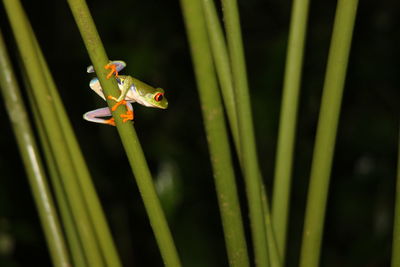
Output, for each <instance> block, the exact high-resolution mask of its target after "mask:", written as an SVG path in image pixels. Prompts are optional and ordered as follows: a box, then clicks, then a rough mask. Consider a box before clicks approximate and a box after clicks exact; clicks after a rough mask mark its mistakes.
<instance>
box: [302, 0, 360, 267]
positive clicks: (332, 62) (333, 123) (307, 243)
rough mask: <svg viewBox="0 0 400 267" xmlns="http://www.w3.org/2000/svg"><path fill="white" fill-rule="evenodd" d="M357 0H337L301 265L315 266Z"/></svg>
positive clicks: (311, 178) (318, 251)
mask: <svg viewBox="0 0 400 267" xmlns="http://www.w3.org/2000/svg"><path fill="white" fill-rule="evenodd" d="M357 4H358V0H339V1H338V5H337V9H336V15H335V23H334V27H333V34H332V41H331V47H330V51H329V58H328V65H327V71H326V76H325V83H324V90H323V95H322V103H321V111H320V115H319V121H318V129H317V135H316V141H315V148H314V154H313V161H312V166H311V177H310V186H309V192H308V200H307V208H306V215H305V223H304V232H303V243H302V247H301V258H300V266H301V267H314V266H318V262H319V258H320V250H321V240H322V232H323V225H324V217H325V208H326V200H327V196H328V187H329V178H330V172H331V167H332V158H333V153H334V146H335V138H336V132H337V126H338V120H339V114H340V105H341V100H342V95H343V87H344V82H345V77H346V69H347V63H348V58H349V53H350V46H351V39H352V35H353V28H354V21H355V17H356V11H357Z"/></svg>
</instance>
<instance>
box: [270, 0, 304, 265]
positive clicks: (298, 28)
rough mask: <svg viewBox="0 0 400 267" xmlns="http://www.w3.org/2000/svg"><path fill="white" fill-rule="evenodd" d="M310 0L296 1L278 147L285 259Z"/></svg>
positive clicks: (276, 197)
mask: <svg viewBox="0 0 400 267" xmlns="http://www.w3.org/2000/svg"><path fill="white" fill-rule="evenodd" d="M308 5H309V0H294V2H293V10H292V17H291V22H290V32H289V41H288V50H287V58H286V69H285V77H284V82H283V98H282V107H281V115H280V122H279V136H278V147H277V152H276V155H277V156H276V165H275V175H274V188H273V191H272V192H273V195H272V224H273V226H274V230H275V231H274V232H275V234H276V235H275V236H276V241H277V244H278V250H279V254H280V255H281V259H285V248H286V233H287V227H288V226H287V225H288V214H289V210H290V208H289V203H290V186H291V185H290V184H291V175H292V165H293V147H294V140H295V133H296V115H297V105H298V98H299V91H300V84H301V68H302V65H303V51H304V43H305V37H306V29H307V17H308Z"/></svg>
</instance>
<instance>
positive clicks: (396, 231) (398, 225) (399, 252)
mask: <svg viewBox="0 0 400 267" xmlns="http://www.w3.org/2000/svg"><path fill="white" fill-rule="evenodd" d="M397 142H398V155H397V184H396V203H395V207H394V208H395V210H394V225H393V245H392V264H391V266H392V267H400V127H399V139H398V141H397Z"/></svg>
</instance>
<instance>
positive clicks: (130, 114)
mask: <svg viewBox="0 0 400 267" xmlns="http://www.w3.org/2000/svg"><path fill="white" fill-rule="evenodd" d="M120 116H121V118H123V120H122V121H123V122H127V121H133V118H134V115H133V111H132V110H128V111H127V112H126V113H125V114H121V115H120Z"/></svg>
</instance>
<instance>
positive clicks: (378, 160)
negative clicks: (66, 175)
mask: <svg viewBox="0 0 400 267" xmlns="http://www.w3.org/2000/svg"><path fill="white" fill-rule="evenodd" d="M22 2H23V4H24V7H25V10H26V12H27V13H28V16H29V18H30V20H31V23H32V25H33V28H34V31H35V33H36V34H37V37H38V40H39V42H40V45H41V47H42V49H43V51H44V54H45V56H46V59H47V61H48V63H49V66H50V69H51V71H52V74H53V76H54V78H55V81H56V83H57V86H58V88H59V93H60V94H61V96H62V99H63V101H64V105H65V108H66V110H67V112H68V114H69V117H70V120H71V122H72V124H73V127H74V129H75V131H76V135H77V137H78V141H79V143H80V145H81V148H82V150H83V153H84V155H85V157H86V160H87V164H88V166H89V169H90V172H91V174H92V176H93V179H94V183H95V185H96V188H97V191H98V194H99V196H100V199H101V201H102V204H103V207H104V209H105V211H106V214H107V218H108V221H109V223H110V226H111V229H112V231H113V234H114V237H115V241H116V243H117V246H118V249H119V252H120V255H121V258H122V261H123V263H124V265H125V266H162V261H161V257H160V254H159V251H158V249H157V245H156V243H155V239H154V236H153V234H152V231H151V228H150V225H149V222H148V219H147V216H146V214H145V211H144V207H143V203H142V201H141V199H140V195H139V193H138V190H137V187H136V185H135V182H134V179H133V177H132V173H131V170H130V167H129V164H128V162H127V159H126V157H125V154H124V151H123V149H122V146H121V143H120V141H119V138H118V135H117V132H116V130H115V129H114V128H113V127H108V126H103V125H97V124H94V123H89V122H86V121H84V120H83V119H82V114H83V113H85V112H86V111H88V110H91V109H95V108H99V107H102V106H104V105H105V104H104V103H103V101H102V100H101V99H100V98H99V97H98V96H97V95H96V94H95V93H94V92H92V91H91V90H90V89H89V87H88V82H89V80H90V79H91V77H92V76H91V75H89V74H87V73H86V72H85V70H86V66H87V65H89V64H90V61H89V58H88V55H87V52H86V50H85V47H84V45H83V42H82V39H81V37H80V35H79V32H78V30H77V27H76V24H75V22H74V21H73V18H72V15H71V12H70V10H69V8H68V5H67V4H66V1H52V0H43V1H40V2H39V1H27V0H25V1H22ZM88 4H89V7H90V9H91V11H92V15H93V17H94V20H95V22H96V24H97V27H98V31H99V33H100V36H101V38H102V41H103V43H104V45H105V47H106V50H107V53H108V56H109V57H110V58H111V59H122V60H124V61H126V62H127V63H128V66H127V68H126V69H125V70H124V73H125V74H131V75H133V76H135V77H137V78H139V79H140V80H143V81H146V82H148V83H149V84H152V85H154V86H158V87H163V88H164V89H165V90H166V96H167V97H168V100H169V103H170V106H169V108H168V110H165V111H164V110H156V109H149V108H146V107H141V106H139V105H135V113H136V119H135V128H136V130H137V133H138V135H139V139H140V140H141V143H142V146H143V149H144V152H145V155H146V157H147V160H148V162H149V166H150V169H151V170H152V173H153V176H154V179H155V180H156V182H157V186H158V189H159V194H160V196H161V199H162V202H163V205H164V208H165V210H166V212H167V216H168V220H169V224H170V226H171V229H172V232H173V235H174V238H175V240H176V244H177V247H178V251H179V253H180V255H181V257H182V261H183V264H184V266H194V267H197V266H199V267H200V266H210V267H213V266H227V258H226V254H225V248H224V240H223V234H222V228H221V224H220V218H219V214H218V207H217V200H216V197H215V190H214V184H213V178H212V172H211V166H210V161H209V157H208V150H207V142H206V138H205V133H204V129H203V124H202V117H201V112H200V105H199V100H198V95H197V91H196V84H195V81H194V74H193V70H192V65H191V58H190V53H189V47H188V43H187V38H186V34H185V29H184V25H183V20H182V15H181V12H180V5H179V1H160V0H146V1H128V0H115V1H104V0H103V1H100V0H99V1H88ZM291 4H292V2H291V1H288V0H285V1H272V0H269V1H260V0H240V1H239V8H240V14H241V22H242V31H243V38H244V47H245V52H246V57H247V69H248V76H249V83H250V88H251V101H252V104H253V115H254V124H255V130H256V137H257V145H258V153H259V159H260V163H261V167H262V173H263V175H264V178H265V181H266V183H267V185H268V188H269V189H270V188H271V185H272V183H273V179H272V178H273V170H274V161H275V149H276V141H277V132H278V121H279V110H280V103H281V95H282V80H283V72H284V67H285V66H284V65H285V53H286V44H287V36H288V27H289V20H290V10H291ZM335 7H336V1H334V0H324V1H322V0H317V1H311V9H310V19H309V30H308V36H307V44H306V51H305V62H304V72H303V82H302V88H301V98H300V108H299V111H298V127H297V139H296V148H295V160H294V175H293V186H292V201H291V203H292V206H291V207H292V209H291V215H290V229H289V240H288V257H287V259H286V262H287V266H296V265H297V261H298V256H299V246H300V241H301V236H302V225H303V216H304V207H305V201H306V194H307V186H308V179H309V173H310V165H311V156H312V151H313V144H314V137H315V132H316V125H317V119H318V113H319V105H320V99H321V93H322V85H323V80H324V73H325V67H326V60H327V54H328V49H329V42H330V36H331V31H332V26H333V25H332V24H333V19H334V13H335ZM0 28H1V30H2V31H3V34H4V35H5V38H6V41H7V44H8V48H9V52H10V54H11V56H12V58H13V59H14V65H15V67H16V70H17V67H18V62H17V60H16V58H17V57H16V53H17V51H16V47H15V43H14V40H13V38H12V35H11V32H10V29H9V25H8V22H7V18H6V15H5V12H4V9H3V6H2V5H1V4H0ZM399 29H400V2H399V1H396V0H381V1H360V3H359V10H358V16H357V21H356V26H355V31H354V39H353V45H352V51H351V56H350V62H349V67H348V75H347V81H346V87H345V91H344V98H343V105H342V112H341V117H340V123H339V129H338V136H337V145H336V153H335V158H334V163H333V171H332V179H331V187H330V195H329V200H328V207H327V217H326V224H325V232H324V240H323V248H322V259H321V266H369V267H372V266H388V265H389V263H390V255H391V242H392V227H393V222H392V221H393V208H394V196H395V177H396V162H397V148H398V130H399V114H400V113H399V110H400V109H399V104H400V101H399V100H400V91H399V84H400V78H399V77H400V76H399V74H400V63H399V62H400V53H399V51H400V50H399V46H400V42H399V37H400V31H399ZM17 71H18V70H17ZM25 102H26V103H27V101H25ZM0 121H1V126H0V176H1V177H0V266H2V267H3V266H4V267H17V266H50V265H51V263H50V258H49V255H48V251H47V247H46V243H45V240H44V237H43V233H42V230H41V226H40V222H39V219H38V216H37V213H36V209H35V205H34V202H33V199H32V196H31V193H30V188H29V185H28V181H27V178H26V175H25V172H24V168H23V165H22V161H21V158H20V156H19V154H18V149H17V146H16V142H15V139H14V136H13V133H12V129H11V127H10V122H9V120H8V117H7V114H6V110H5V107H4V103H3V102H2V101H1V102H0ZM241 178H242V177H241V176H240V173H239V172H237V180H238V186H239V188H240V191H241V200H243V201H242V204H243V205H242V208H243V211H244V214H247V210H246V207H245V206H244V204H245V203H246V202H245V198H244V188H243V182H242V179H241ZM244 217H245V218H246V216H244ZM246 227H247V228H248V223H247V226H246ZM247 230H248V229H247Z"/></svg>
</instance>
